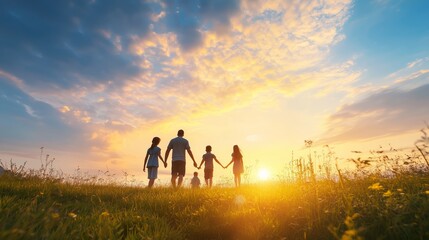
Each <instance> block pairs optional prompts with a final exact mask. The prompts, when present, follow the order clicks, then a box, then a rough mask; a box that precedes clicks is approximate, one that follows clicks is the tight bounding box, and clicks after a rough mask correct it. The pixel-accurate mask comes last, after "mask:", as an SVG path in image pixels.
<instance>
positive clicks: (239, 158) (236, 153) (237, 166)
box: [225, 145, 244, 187]
mask: <svg viewBox="0 0 429 240" xmlns="http://www.w3.org/2000/svg"><path fill="white" fill-rule="evenodd" d="M232 150H233V152H232V154H231V156H232V160H231V162H230V163H228V165H226V167H225V169H226V168H227V167H228V166H229V165H231V163H234V165H233V166H232V172H233V173H234V183H235V187H239V186H240V185H241V174H242V173H243V172H244V167H243V155H241V151H240V148H239V147H238V145H234V147H233V149H232Z"/></svg>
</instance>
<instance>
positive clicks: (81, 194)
mask: <svg viewBox="0 0 429 240" xmlns="http://www.w3.org/2000/svg"><path fill="white" fill-rule="evenodd" d="M425 136H426V135H425ZM427 142H428V141H425V142H423V143H422V144H421V145H420V146H419V148H418V153H419V154H420V155H418V154H414V155H405V156H403V157H400V156H399V157H397V156H393V157H391V156H388V155H387V154H385V153H384V152H383V151H381V150H380V151H378V152H379V154H381V155H380V157H378V156H377V155H375V156H374V157H373V158H371V159H369V160H367V159H362V158H357V159H352V161H353V162H354V163H355V164H356V169H355V170H354V171H351V172H346V171H343V170H341V169H338V168H337V169H335V171H336V174H334V173H333V170H331V169H330V168H328V165H320V167H318V168H319V170H320V172H321V173H324V174H325V176H324V177H321V175H316V170H315V168H314V166H315V162H314V161H315V159H313V158H312V156H311V155H309V157H308V159H292V162H291V164H290V169H289V171H288V172H286V173H285V174H286V177H284V178H279V179H280V181H262V180H264V179H265V180H266V179H272V177H273V176H271V175H270V173H269V171H267V170H263V169H261V171H259V178H260V180H261V181H259V183H258V184H244V185H242V187H240V188H220V187H214V188H212V189H207V188H201V189H189V188H187V189H173V188H168V187H156V188H154V189H146V188H142V187H131V186H121V185H114V184H108V182H107V183H106V182H105V180H102V181H100V182H98V180H97V179H102V178H103V177H102V176H100V177H96V178H92V177H85V176H82V177H79V178H72V179H71V181H65V180H64V179H63V178H61V176H56V175H52V173H53V171H49V169H46V166H48V164H44V165H43V166H44V167H45V168H42V169H41V170H39V171H32V170H28V171H27V170H24V168H23V167H19V166H15V165H13V164H12V163H11V166H10V167H9V168H8V169H9V171H8V172H7V173H5V174H3V175H2V176H0V239H429V174H428V173H429V164H428V163H427V157H428V155H429V154H428V149H429V146H428V145H427V144H426V143H427ZM308 145H309V146H310V144H308ZM328 158H329V156H328ZM0 163H1V162H0ZM370 168H372V169H371V170H370ZM380 169H383V170H384V171H381V170H380Z"/></svg>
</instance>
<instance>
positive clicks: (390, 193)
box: [383, 190, 392, 197]
mask: <svg viewBox="0 0 429 240" xmlns="http://www.w3.org/2000/svg"><path fill="white" fill-rule="evenodd" d="M390 196H392V192H391V191H390V190H387V192H385V193H383V197H390Z"/></svg>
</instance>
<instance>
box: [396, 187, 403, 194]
mask: <svg viewBox="0 0 429 240" xmlns="http://www.w3.org/2000/svg"><path fill="white" fill-rule="evenodd" d="M396 191H398V192H400V193H401V192H403V191H404V190H402V188H398V189H396Z"/></svg>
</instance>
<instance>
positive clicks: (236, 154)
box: [232, 145, 243, 159]
mask: <svg viewBox="0 0 429 240" xmlns="http://www.w3.org/2000/svg"><path fill="white" fill-rule="evenodd" d="M232 150H233V152H232V156H233V157H234V158H239V159H242V158H243V155H241V151H240V148H239V147H238V145H234V147H233V148H232Z"/></svg>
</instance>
